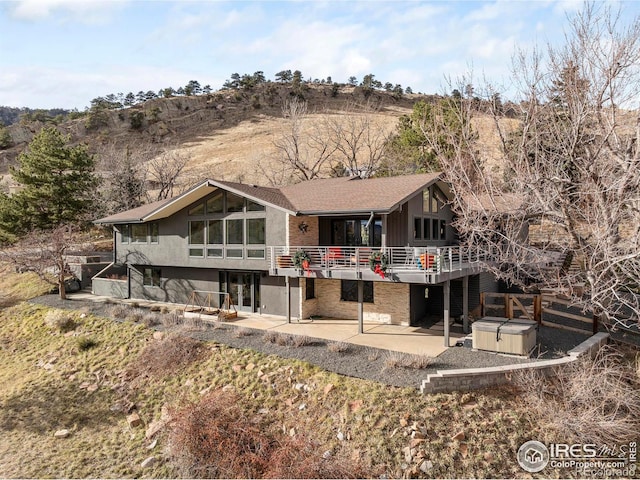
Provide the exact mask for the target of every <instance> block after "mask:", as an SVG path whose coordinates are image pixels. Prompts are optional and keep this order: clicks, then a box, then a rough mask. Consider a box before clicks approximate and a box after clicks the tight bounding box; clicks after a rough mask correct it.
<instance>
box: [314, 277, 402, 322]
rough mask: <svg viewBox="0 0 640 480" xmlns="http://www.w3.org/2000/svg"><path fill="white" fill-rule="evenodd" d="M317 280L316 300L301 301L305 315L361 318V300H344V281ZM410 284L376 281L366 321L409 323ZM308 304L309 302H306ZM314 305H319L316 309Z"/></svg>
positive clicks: (350, 318) (366, 311)
mask: <svg viewBox="0 0 640 480" xmlns="http://www.w3.org/2000/svg"><path fill="white" fill-rule="evenodd" d="M315 282H316V298H315V299H313V300H312V301H309V300H302V301H301V303H302V312H303V313H304V314H306V315H313V314H315V315H321V316H323V317H330V318H341V319H347V320H357V319H358V302H345V301H343V300H340V285H341V284H340V280H333V279H316V281H315ZM409 287H410V285H409V284H407V283H387V282H374V283H373V299H374V303H365V304H364V320H365V321H368V322H379V323H385V324H393V325H409V323H410V313H409V312H410V295H409ZM307 303H309V305H306V304H307ZM314 306H315V308H313V307H314ZM314 311H315V312H314ZM310 312H314V313H310ZM305 318H308V316H307V317H305Z"/></svg>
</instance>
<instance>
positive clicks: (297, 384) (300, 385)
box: [293, 383, 304, 391]
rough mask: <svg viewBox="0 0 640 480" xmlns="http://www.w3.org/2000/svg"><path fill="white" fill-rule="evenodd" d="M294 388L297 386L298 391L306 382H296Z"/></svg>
mask: <svg viewBox="0 0 640 480" xmlns="http://www.w3.org/2000/svg"><path fill="white" fill-rule="evenodd" d="M293 388H295V389H296V390H298V391H301V390H303V389H304V383H296V384H295V385H294V386H293Z"/></svg>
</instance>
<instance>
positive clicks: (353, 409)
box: [349, 400, 362, 413]
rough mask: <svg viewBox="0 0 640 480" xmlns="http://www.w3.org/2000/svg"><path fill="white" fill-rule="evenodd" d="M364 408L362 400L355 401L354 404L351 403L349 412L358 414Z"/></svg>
mask: <svg viewBox="0 0 640 480" xmlns="http://www.w3.org/2000/svg"><path fill="white" fill-rule="evenodd" d="M361 408H362V400H354V401H353V402H349V410H351V412H352V413H355V412H357V411H358V410H360V409H361Z"/></svg>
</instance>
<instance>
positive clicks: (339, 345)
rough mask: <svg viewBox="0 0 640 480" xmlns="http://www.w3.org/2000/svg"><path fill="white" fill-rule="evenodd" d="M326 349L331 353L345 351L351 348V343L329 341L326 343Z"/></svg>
mask: <svg viewBox="0 0 640 480" xmlns="http://www.w3.org/2000/svg"><path fill="white" fill-rule="evenodd" d="M327 350H329V351H330V352H331V353H347V352H349V351H350V350H351V345H350V344H348V343H347V342H338V341H335V342H329V343H327Z"/></svg>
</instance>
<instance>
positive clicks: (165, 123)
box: [0, 82, 517, 184]
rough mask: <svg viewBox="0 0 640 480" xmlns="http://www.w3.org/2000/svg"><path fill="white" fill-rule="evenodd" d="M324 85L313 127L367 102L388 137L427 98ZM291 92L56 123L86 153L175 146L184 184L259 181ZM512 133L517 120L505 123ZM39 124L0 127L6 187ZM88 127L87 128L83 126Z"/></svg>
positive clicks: (198, 99)
mask: <svg viewBox="0 0 640 480" xmlns="http://www.w3.org/2000/svg"><path fill="white" fill-rule="evenodd" d="M334 93H335V92H333V91H332V87H331V86H329V85H316V84H312V85H308V87H307V89H305V90H304V91H303V92H302V96H303V97H304V99H305V100H306V101H307V103H308V107H307V111H308V113H309V114H310V118H311V119H312V120H313V122H314V123H318V122H322V121H324V120H326V119H327V117H340V116H343V115H347V112H348V110H349V108H352V107H353V105H357V104H360V105H362V104H365V103H369V104H370V105H374V106H375V107H376V108H375V112H374V113H373V114H372V116H373V117H374V122H376V123H377V125H378V126H379V128H380V129H381V130H383V131H385V132H392V131H393V130H394V129H395V128H396V126H397V124H398V119H399V118H400V117H401V116H402V115H406V114H409V113H411V109H412V107H413V104H414V103H415V102H417V101H418V100H422V99H426V100H427V101H430V100H433V99H434V98H436V97H435V96H433V95H432V96H425V95H419V94H410V95H403V96H402V97H397V96H395V95H394V94H392V93H390V92H385V91H374V92H373V93H372V94H371V95H370V96H369V97H366V96H365V93H364V91H363V90H362V88H360V87H352V86H342V87H341V88H340V89H339V90H338V91H337V94H336V95H335V96H334ZM294 94H295V92H294V90H293V87H292V86H291V85H289V84H277V83H272V82H267V83H265V84H261V85H258V86H256V87H254V88H253V89H252V90H248V91H244V90H221V91H219V92H215V93H211V94H206V95H198V96H180V97H173V98H157V99H153V100H149V101H146V102H144V103H142V104H139V105H136V106H134V107H130V108H125V109H122V110H110V111H104V112H98V113H91V112H89V114H88V115H87V116H85V117H83V118H79V119H75V120H68V121H66V122H63V123H61V124H60V125H59V128H60V129H61V130H62V131H64V132H65V133H67V134H69V135H71V138H72V141H73V142H76V143H86V144H87V145H89V148H90V150H91V151H92V152H94V153H95V152H99V151H100V149H101V148H103V147H105V146H106V145H108V144H113V145H115V146H116V148H119V149H125V148H126V147H127V146H128V147H129V148H136V147H140V146H144V145H146V144H149V145H155V146H160V147H165V148H176V149H178V150H179V151H180V152H182V153H184V154H186V155H188V157H189V162H188V165H187V169H186V170H187V173H188V175H187V176H188V177H189V178H188V181H190V182H193V181H197V180H200V179H202V178H205V177H215V178H218V179H223V180H232V181H233V180H235V181H244V182H251V183H256V184H266V183H268V182H267V180H266V179H265V178H264V177H263V175H262V173H261V171H260V169H259V168H257V166H258V163H261V165H262V167H263V168H265V167H266V168H269V163H268V161H266V162H265V159H269V158H273V157H274V155H275V154H274V147H273V142H274V139H275V138H276V137H277V136H278V134H279V132H281V131H282V129H283V128H285V127H286V122H285V121H284V120H283V114H282V106H283V104H284V102H285V101H286V100H287V99H291V98H293V96H294ZM504 121H505V122H508V123H509V124H510V125H511V127H512V128H515V126H516V125H517V121H515V120H512V119H508V118H505V119H504ZM42 126H43V123H42V122H38V121H36V122H30V123H16V124H14V125H11V126H9V127H8V131H9V132H10V134H11V136H12V138H13V141H14V146H13V147H11V148H9V149H6V150H0V175H1V176H3V177H4V181H3V183H4V184H7V183H10V178H9V176H8V171H9V166H11V165H15V163H16V160H17V156H18V154H19V153H20V152H21V151H22V150H23V149H24V148H25V147H26V145H27V144H28V143H29V141H30V140H31V138H32V137H33V135H34V134H35V133H36V132H37V131H38V130H39V129H40V128H42ZM88 126H89V127H91V128H88ZM475 126H476V128H477V130H478V132H479V135H480V142H481V145H482V156H483V159H484V160H485V161H486V162H487V163H488V164H489V165H491V166H493V167H495V166H499V160H498V158H499V152H498V148H497V147H498V141H499V139H498V136H497V134H496V131H495V127H494V125H493V123H492V121H491V120H490V119H488V118H479V119H477V122H476V125H475Z"/></svg>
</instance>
